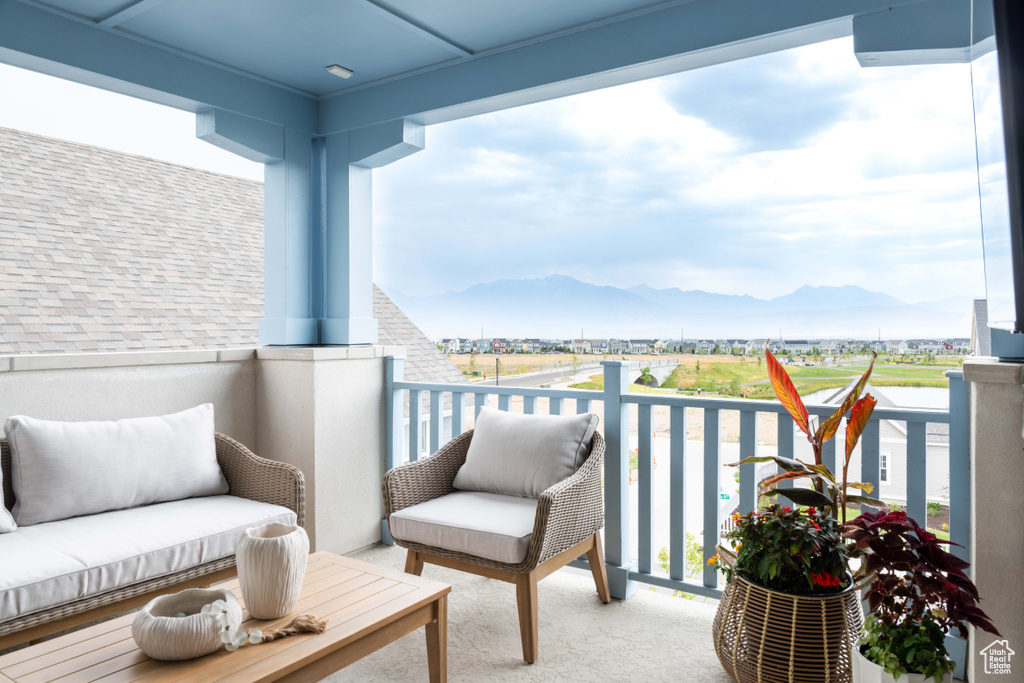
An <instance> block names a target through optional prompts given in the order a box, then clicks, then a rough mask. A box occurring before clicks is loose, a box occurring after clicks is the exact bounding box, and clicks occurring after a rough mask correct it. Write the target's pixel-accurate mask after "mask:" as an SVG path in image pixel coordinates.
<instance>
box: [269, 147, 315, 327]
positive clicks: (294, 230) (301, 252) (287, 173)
mask: <svg viewBox="0 0 1024 683" xmlns="http://www.w3.org/2000/svg"><path fill="white" fill-rule="evenodd" d="M281 134H282V136H283V138H284V159H283V160H282V161H279V162H277V163H271V164H267V165H266V167H265V171H264V184H263V187H264V190H263V196H264V199H263V264H264V265H263V319H262V320H260V343H261V344H267V345H286V346H306V345H312V344H317V343H319V341H320V321H319V319H318V318H319V315H318V311H317V308H318V305H319V296H318V292H317V291H316V281H317V280H316V273H315V272H314V270H315V268H314V261H313V253H314V249H315V247H316V245H315V240H314V224H315V222H316V220H317V212H316V210H315V208H316V207H314V205H313V201H312V200H313V188H314V186H315V185H316V183H315V182H314V178H313V155H312V150H313V136H312V134H310V133H308V132H306V131H302V130H296V129H293V128H284V129H282V131H281Z"/></svg>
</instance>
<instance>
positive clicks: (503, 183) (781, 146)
mask: <svg viewBox="0 0 1024 683" xmlns="http://www.w3.org/2000/svg"><path fill="white" fill-rule="evenodd" d="M0 92H3V93H5V96H4V97H0V126H6V127H12V128H18V129H21V130H28V131H31V132H36V133H41V134H44V135H51V136H54V137H59V138H66V139H73V140H78V141H82V142H86V143H89V144H96V145H100V146H104V147H110V148H114V149H119V150H123V151H129V152H133V153H136V154H142V155H147V156H153V157H156V158H161V159H165V160H167V161H172V162H176V163H184V164H188V165H192V166H197V167H200V168H208V169H210V170H216V171H219V172H224V173H231V174H234V175H239V176H242V177H248V178H253V179H261V178H262V168H261V167H260V165H258V164H253V163H251V162H248V161H245V160H243V159H240V158H238V157H235V156H233V155H231V154H229V153H227V152H223V151H221V150H219V149H217V148H214V147H212V146H210V145H207V144H206V143H203V142H201V141H198V140H196V139H195V137H194V130H195V123H194V118H193V116H192V115H191V114H188V113H185V112H178V111H174V110H171V109H167V108H164V107H160V106H158V105H153V104H150V103H147V102H141V101H138V100H132V99H131V98H126V97H123V96H120V95H115V94H112V93H106V92H103V91H99V90H95V89H92V88H89V87H86V86H81V85H77V84H73V83H68V82H64V81H59V80H57V79H52V78H49V77H45V76H40V75H37V74H33V73H30V72H26V71H21V70H18V69H14V68H11V67H5V66H2V65H0ZM68 103H73V107H74V115H72V114H70V113H69V108H68ZM971 112H972V107H971V91H970V70H969V67H968V66H967V65H963V64H960V65H943V66H928V67H895V68H893V67H890V68H876V69H863V68H861V67H860V66H859V65H858V64H857V61H856V59H855V58H854V55H853V46H852V40H850V39H843V40H838V41H832V42H829V43H823V44H819V45H812V46H808V47H805V48H799V49H796V50H790V51H787V52H783V53H777V54H772V55H766V56H763V57H758V58H753V59H749V60H744V61H742V62H735V63H731V64H725V65H720V66H716V67H710V68H706V69H701V70H698V71H695V72H687V73H682V74H677V75H674V76H670V77H665V78H661V79H656V80H652V81H645V82H641V83H635V84H630V85H625V86H620V87H617V88H610V89H606V90H602V91H598V92H593V93H587V94H583V95H577V96H574V97H570V98H565V99H562V100H555V101H552V102H546V103H540V104H536V105H532V106H528V107H522V108H519V109H515V110H510V111H505V112H498V113H495V114H490V115H485V116H480V117H476V118H472V119H466V120H462V121H455V122H451V123H447V124H441V125H436V126H432V127H430V128H429V129H428V131H427V149H426V150H424V151H423V152H420V153H418V154H415V155H413V156H411V157H409V158H407V159H404V160H402V161H400V162H398V163H395V164H393V165H391V166H389V167H385V168H384V169H381V170H378V171H377V172H376V174H375V177H374V190H375V199H374V201H375V203H374V214H375V218H374V220H375V254H374V260H375V279H376V280H377V281H378V282H380V283H382V284H384V285H385V286H386V287H389V288H393V289H397V290H399V291H402V292H405V293H416V294H429V293H436V292H442V291H447V290H453V289H463V288H465V287H468V286H470V285H473V284H475V283H477V282H485V281H491V280H495V279H499V278H533V277H544V276H547V275H551V274H555V273H562V274H566V275H571V276H573V277H576V278H579V279H581V280H584V281H587V282H593V283H596V284H602V285H604V284H608V285H617V286H623V287H628V286H632V285H635V284H640V283H645V284H649V285H651V286H653V287H659V288H660V287H680V288H682V289H704V290H708V291H716V292H724V293H730V294H753V295H755V296H759V297H763V298H767V297H771V296H777V295H781V294H785V293H788V292H790V291H792V290H794V289H796V288H797V287H799V286H800V285H803V284H812V285H845V284H854V285H859V286H862V287H865V288H867V289H871V290H876V291H884V292H887V293H889V294H892V295H894V296H897V297H899V298H901V299H904V300H906V301H923V300H937V299H943V298H946V297H951V296H954V295H960V296H962V295H968V296H979V297H980V296H984V282H983V268H982V260H981V259H982V254H981V238H980V228H979V216H978V196H977V175H976V170H975V158H974V139H973V127H972V113H971Z"/></svg>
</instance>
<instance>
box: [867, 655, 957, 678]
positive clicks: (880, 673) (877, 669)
mask: <svg viewBox="0 0 1024 683" xmlns="http://www.w3.org/2000/svg"><path fill="white" fill-rule="evenodd" d="M942 680H943V683H953V675H952V674H946V676H945V678H943V679H942ZM853 683H935V681H933V680H931V679H926V678H925V677H924V674H900V676H899V678H897V679H895V680H893V677H892V675H890V674H887V673H885V669H883V668H882V667H881V666H879V665H878V664H875V663H874V662H872V661H871V660H870V659H868V658H867V657H865V656H864V655H862V654H861V653H860V648H859V647H856V648H854V650H853Z"/></svg>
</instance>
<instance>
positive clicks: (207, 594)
mask: <svg viewBox="0 0 1024 683" xmlns="http://www.w3.org/2000/svg"><path fill="white" fill-rule="evenodd" d="M215 600H223V601H224V603H225V611H226V612H227V615H228V627H229V629H230V631H231V632H232V633H233V632H235V631H237V629H238V627H239V626H240V625H241V623H242V607H241V605H239V604H238V600H237V599H236V598H235V596H234V594H233V593H232V592H231V591H226V590H203V589H201V588H189V589H187V590H183V591H181V592H178V593H172V594H171V595H161V596H160V597H158V598H153V599H152V600H150V601H149V602H148V603H146V606H145V607H143V608H142V610H141V611H140V612H139V613H138V614H136V615H135V620H134V621H133V622H132V637H133V638H134V639H135V642H136V643H137V644H138V646H139V649H140V650H142V651H143V652H144V653H145V654H146V655H147V656H149V657H151V658H153V659H162V660H166V661H176V660H179V659H192V658H194V657H202V656H203V655H208V654H210V653H211V652H216V651H217V650H219V649H220V648H221V647H223V645H224V643H223V641H222V640H221V637H220V636H221V633H222V632H223V631H224V627H223V626H222V625H221V623H220V620H219V619H218V618H217V617H216V616H215V615H213V614H211V613H203V612H202V608H203V605H209V604H211V603H212V602H214V601H215ZM178 614H185V615H186V616H184V617H178V616H175V615H178Z"/></svg>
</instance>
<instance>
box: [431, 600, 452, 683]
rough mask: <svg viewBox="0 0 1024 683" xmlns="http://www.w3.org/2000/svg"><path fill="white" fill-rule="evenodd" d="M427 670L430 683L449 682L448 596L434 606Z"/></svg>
mask: <svg viewBox="0 0 1024 683" xmlns="http://www.w3.org/2000/svg"><path fill="white" fill-rule="evenodd" d="M426 631H427V668H428V669H429V671H430V683H445V681H447V680H448V596H447V595H442V596H441V597H440V598H438V599H437V603H436V604H435V606H434V621H432V622H430V623H429V624H427V628H426Z"/></svg>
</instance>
